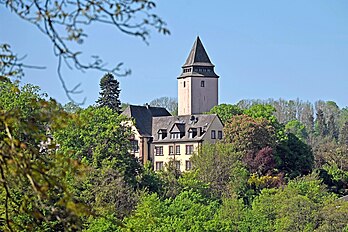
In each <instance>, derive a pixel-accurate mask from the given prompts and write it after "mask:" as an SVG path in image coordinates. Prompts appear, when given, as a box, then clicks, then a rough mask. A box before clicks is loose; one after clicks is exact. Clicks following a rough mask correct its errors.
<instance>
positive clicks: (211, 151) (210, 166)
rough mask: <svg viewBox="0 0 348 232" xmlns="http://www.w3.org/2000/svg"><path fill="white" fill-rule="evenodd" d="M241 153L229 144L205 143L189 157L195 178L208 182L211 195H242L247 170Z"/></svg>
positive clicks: (247, 173)
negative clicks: (195, 173)
mask: <svg viewBox="0 0 348 232" xmlns="http://www.w3.org/2000/svg"><path fill="white" fill-rule="evenodd" d="M242 157H243V154H242V153H240V152H238V151H236V149H235V148H234V147H233V145H231V144H223V143H221V144H220V143H218V144H207V145H204V146H203V147H202V148H201V149H200V150H199V152H198V153H197V154H194V155H193V156H192V158H191V160H192V164H193V166H194V170H195V171H196V172H197V179H198V180H200V181H201V182H203V183H206V184H208V186H209V191H210V194H211V196H213V197H216V198H221V197H222V196H229V195H231V194H237V195H239V196H244V194H245V191H246V183H247V179H248V177H249V172H248V171H247V170H246V167H245V165H244V164H243V163H242V161H241V160H242Z"/></svg>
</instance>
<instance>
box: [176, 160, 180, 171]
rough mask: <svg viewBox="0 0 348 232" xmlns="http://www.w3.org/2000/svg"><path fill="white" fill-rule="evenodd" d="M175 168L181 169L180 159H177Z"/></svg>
mask: <svg viewBox="0 0 348 232" xmlns="http://www.w3.org/2000/svg"><path fill="white" fill-rule="evenodd" d="M175 169H176V170H179V171H180V161H175Z"/></svg>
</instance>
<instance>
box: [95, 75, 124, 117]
mask: <svg viewBox="0 0 348 232" xmlns="http://www.w3.org/2000/svg"><path fill="white" fill-rule="evenodd" d="M100 89H101V92H100V93H99V95H100V96H99V98H98V100H97V105H98V106H99V107H109V108H110V109H112V110H113V111H114V112H118V113H120V111H121V101H120V92H121V90H120V84H119V82H118V81H117V80H116V79H115V77H114V76H113V75H112V74H111V73H107V74H105V75H104V76H103V77H102V78H101V79H100Z"/></svg>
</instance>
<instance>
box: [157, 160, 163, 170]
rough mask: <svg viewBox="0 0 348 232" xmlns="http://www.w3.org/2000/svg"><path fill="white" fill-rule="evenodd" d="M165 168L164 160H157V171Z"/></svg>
mask: <svg viewBox="0 0 348 232" xmlns="http://www.w3.org/2000/svg"><path fill="white" fill-rule="evenodd" d="M162 169H163V161H160V162H156V171H160V170H162Z"/></svg>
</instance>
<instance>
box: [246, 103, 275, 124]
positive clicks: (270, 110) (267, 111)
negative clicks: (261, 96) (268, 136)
mask: <svg viewBox="0 0 348 232" xmlns="http://www.w3.org/2000/svg"><path fill="white" fill-rule="evenodd" d="M274 112H275V108H274V107H273V106H271V105H262V104H256V105H253V106H251V107H250V108H248V109H246V110H244V112H243V113H244V114H246V115H249V116H250V117H252V118H255V119H257V118H263V119H267V120H268V121H269V122H270V123H272V125H273V126H274V127H275V128H276V127H277V126H278V120H277V118H276V116H275V115H274Z"/></svg>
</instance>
